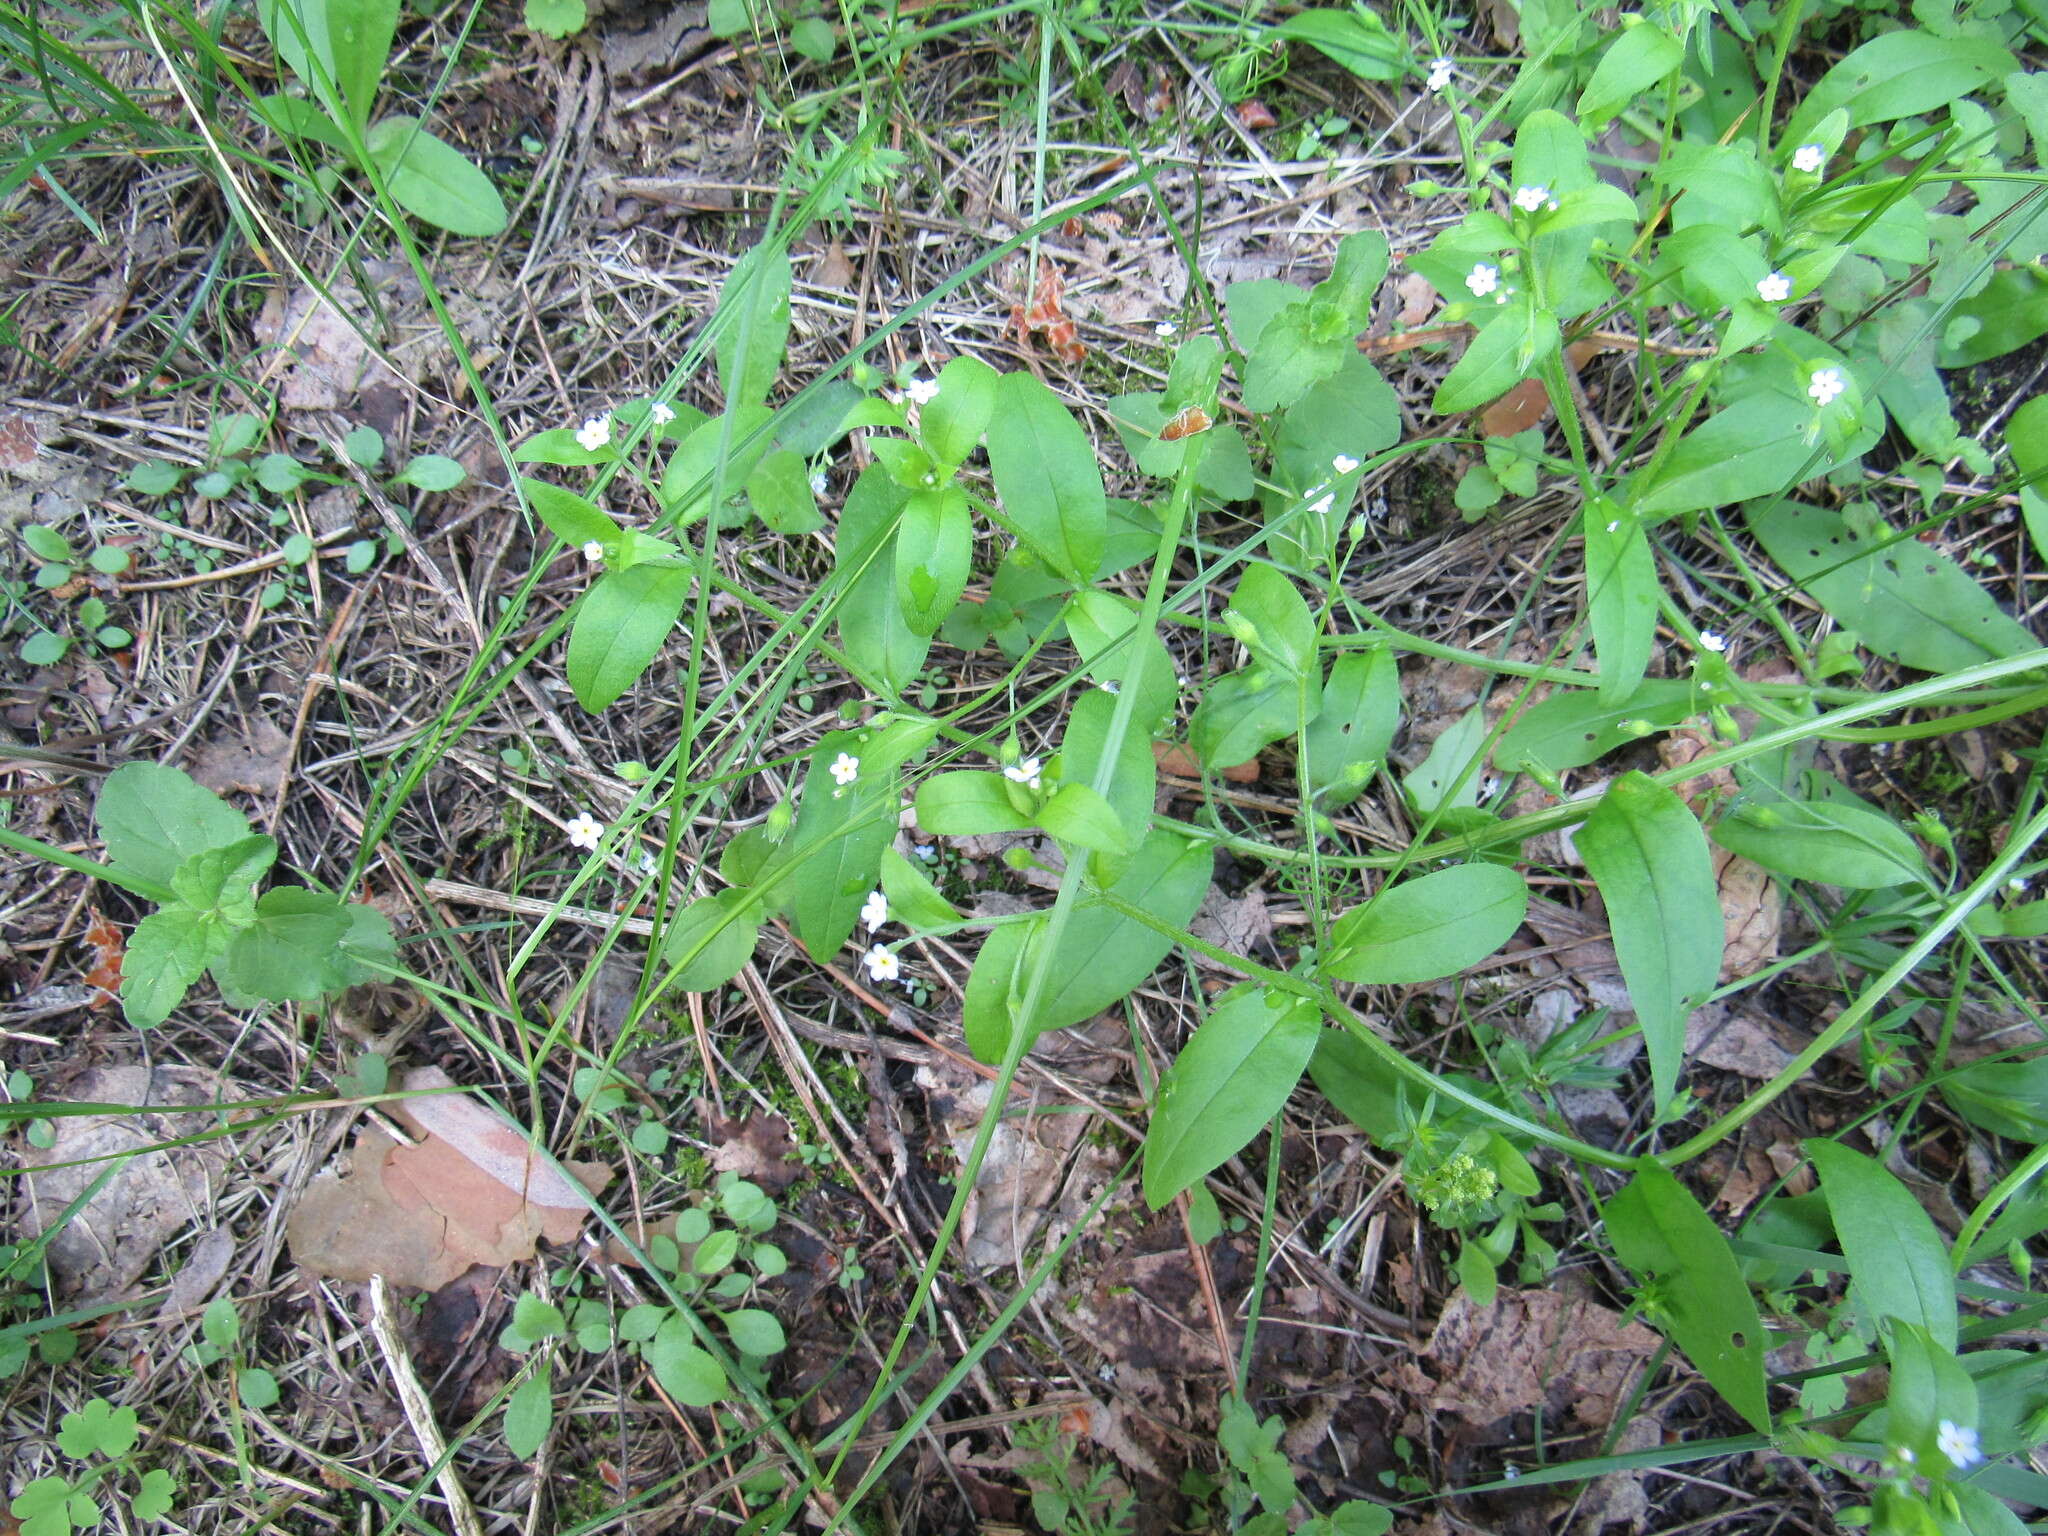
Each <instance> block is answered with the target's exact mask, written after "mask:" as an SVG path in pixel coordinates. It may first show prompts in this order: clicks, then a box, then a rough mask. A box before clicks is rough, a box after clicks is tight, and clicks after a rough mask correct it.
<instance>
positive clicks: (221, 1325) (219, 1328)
mask: <svg viewBox="0 0 2048 1536" xmlns="http://www.w3.org/2000/svg"><path fill="white" fill-rule="evenodd" d="M199 1334H200V1337H202V1338H203V1339H205V1340H206V1342H207V1343H209V1344H211V1345H212V1346H213V1347H214V1348H215V1349H217V1350H219V1351H220V1352H221V1353H222V1354H224V1355H225V1354H231V1353H233V1351H234V1348H235V1344H236V1341H237V1340H239V1339H240V1338H241V1336H242V1319H241V1315H240V1314H239V1313H238V1312H236V1311H235V1303H234V1300H233V1298H231V1297H228V1296H216V1297H214V1298H213V1300H212V1301H210V1302H208V1303H207V1304H206V1310H205V1311H204V1312H202V1313H200V1315H199Z"/></svg>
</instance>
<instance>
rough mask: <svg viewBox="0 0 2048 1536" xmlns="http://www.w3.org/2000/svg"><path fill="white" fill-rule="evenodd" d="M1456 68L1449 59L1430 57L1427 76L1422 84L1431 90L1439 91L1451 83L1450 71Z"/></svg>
mask: <svg viewBox="0 0 2048 1536" xmlns="http://www.w3.org/2000/svg"><path fill="white" fill-rule="evenodd" d="M1456 68H1457V65H1455V64H1453V63H1452V62H1451V61H1450V60H1449V59H1431V60H1430V61H1429V78H1428V79H1427V80H1426V81H1424V82H1423V84H1424V85H1425V86H1426V87H1427V88H1428V89H1430V90H1432V91H1440V90H1442V89H1443V88H1444V87H1445V86H1447V85H1449V84H1450V83H1451V71H1452V70H1454V69H1456Z"/></svg>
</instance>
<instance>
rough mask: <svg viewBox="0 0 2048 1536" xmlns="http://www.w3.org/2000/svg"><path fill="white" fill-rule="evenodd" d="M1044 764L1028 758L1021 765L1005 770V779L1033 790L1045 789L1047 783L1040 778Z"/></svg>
mask: <svg viewBox="0 0 2048 1536" xmlns="http://www.w3.org/2000/svg"><path fill="white" fill-rule="evenodd" d="M1043 766H1044V765H1043V764H1041V763H1040V762H1039V761H1038V759H1037V758H1035V757H1027V758H1025V759H1024V760H1023V761H1022V762H1021V763H1012V764H1010V766H1009V767H1007V768H1005V769H1004V770H1003V777H1004V778H1006V779H1008V780H1009V781H1010V782H1011V783H1012V784H1023V785H1025V786H1027V787H1028V788H1031V789H1043V788H1044V787H1045V781H1044V779H1043V778H1042V777H1041V776H1040V775H1041V773H1042V772H1043Z"/></svg>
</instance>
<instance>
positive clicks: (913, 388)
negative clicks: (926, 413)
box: [903, 379, 939, 405]
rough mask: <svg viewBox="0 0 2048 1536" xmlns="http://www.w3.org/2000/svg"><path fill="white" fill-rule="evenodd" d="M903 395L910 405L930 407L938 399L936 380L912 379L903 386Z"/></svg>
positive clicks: (937, 383) (937, 382)
mask: <svg viewBox="0 0 2048 1536" xmlns="http://www.w3.org/2000/svg"><path fill="white" fill-rule="evenodd" d="M903 394H904V397H905V398H906V399H908V400H909V401H910V403H911V404H912V405H930V404H931V403H932V402H933V401H934V400H936V399H938V397H939V381H938V380H937V379H912V380H911V381H910V382H909V383H908V384H906V385H904V386H903Z"/></svg>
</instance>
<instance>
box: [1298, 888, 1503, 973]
mask: <svg viewBox="0 0 2048 1536" xmlns="http://www.w3.org/2000/svg"><path fill="white" fill-rule="evenodd" d="M1528 910H1529V887H1528V886H1527V885H1525V884H1524V883H1523V881H1522V877H1521V876H1520V875H1518V874H1516V873H1515V872H1514V871H1513V870H1512V869H1509V868H1507V867H1506V866H1505V865H1500V864H1457V865H1453V866H1452V867H1451V868H1449V869H1440V870H1438V871H1436V872H1435V873H1434V874H1428V875H1422V876H1419V877H1418V878H1416V879H1413V880H1404V881H1402V882H1401V883H1400V884H1398V885H1394V886H1390V887H1388V888H1387V889H1386V890H1384V891H1382V892H1381V893H1380V895H1379V896H1378V897H1376V898H1375V899H1374V900H1372V901H1370V902H1367V903H1366V904H1365V905H1363V906H1358V907H1353V908H1352V909H1351V910H1350V911H1348V912H1345V913H1343V914H1342V915H1341V916H1339V917H1338V919H1337V920H1336V922H1334V923H1333V924H1331V925H1330V943H1329V948H1328V951H1327V952H1326V953H1325V955H1324V956H1323V961H1322V965H1321V971H1322V974H1324V975H1325V976H1332V977H1335V978H1336V979H1337V980H1339V981H1353V982H1358V983H1361V984H1378V985H1396V984H1402V983H1407V982H1416V981H1435V980H1436V979H1437V978H1438V977H1441V976H1455V975H1456V974H1458V972H1460V971H1462V970H1464V969H1465V968H1466V967H1467V966H1470V965H1476V964H1477V963H1478V962H1479V961H1481V960H1484V959H1485V958H1486V957H1487V956H1488V955H1490V954H1492V953H1493V952H1494V951H1495V950H1497V949H1499V948H1500V947H1501V945H1503V944H1505V943H1507V941H1508V940H1509V939H1510V938H1512V937H1513V936H1514V932H1515V930H1516V929H1517V928H1519V927H1521V926H1522V918H1523V916H1524V915H1525V914H1526V913H1527V912H1528Z"/></svg>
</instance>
